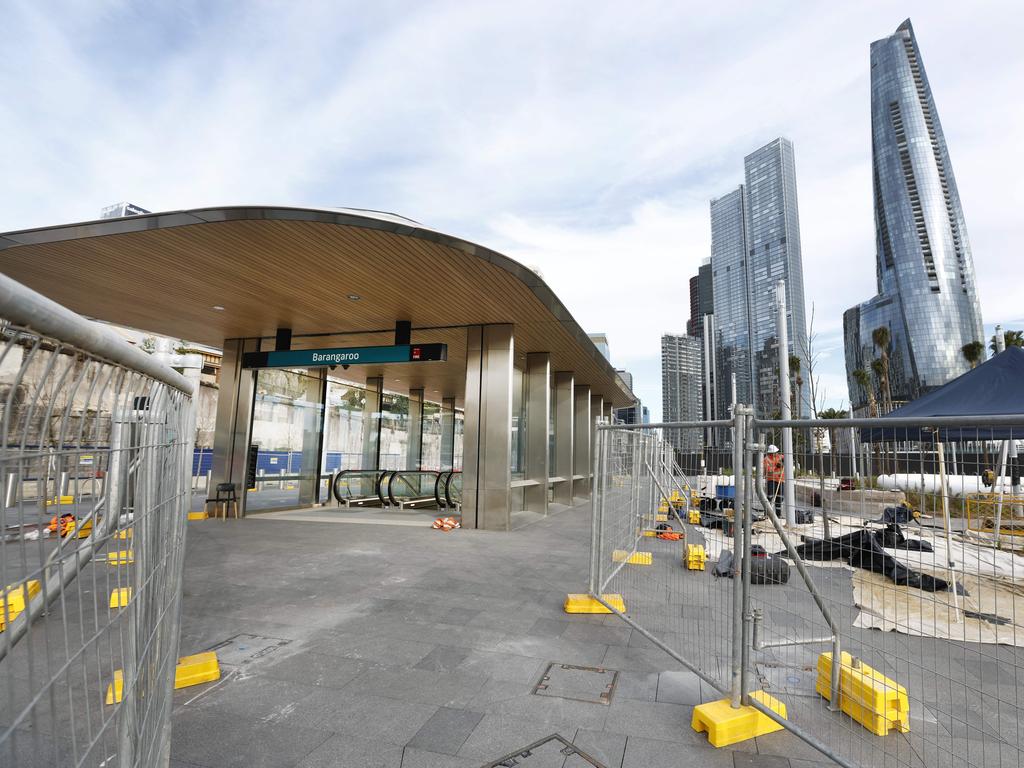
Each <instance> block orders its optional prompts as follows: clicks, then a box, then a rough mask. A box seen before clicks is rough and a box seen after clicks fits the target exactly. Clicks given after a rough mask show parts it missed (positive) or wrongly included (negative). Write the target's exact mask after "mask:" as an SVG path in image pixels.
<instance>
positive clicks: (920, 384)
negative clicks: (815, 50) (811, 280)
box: [843, 19, 984, 410]
mask: <svg viewBox="0 0 1024 768" xmlns="http://www.w3.org/2000/svg"><path fill="white" fill-rule="evenodd" d="M871 154H872V172H873V177H874V178H873V187H874V208H875V243H876V246H875V247H876V257H875V258H876V275H877V280H878V295H877V296H875V297H874V298H872V299H870V300H869V301H866V302H864V303H862V304H859V305H858V306H856V307H853V308H852V309H849V310H847V311H846V313H845V314H844V316H843V330H844V335H845V347H846V373H847V378H848V385H849V390H850V402H851V404H852V405H853V408H854V409H855V410H863V408H864V407H865V405H866V404H867V402H868V394H867V392H865V391H864V390H863V389H862V388H861V386H860V385H859V384H858V383H857V381H856V378H855V377H854V375H853V374H854V371H856V370H858V369H862V370H865V371H867V372H868V373H869V374H870V373H871V363H872V361H873V360H875V359H877V358H879V357H880V356H881V350H879V349H877V348H875V345H874V343H873V341H872V333H873V331H874V330H875V329H876V328H879V327H881V326H885V327H887V328H888V329H889V334H890V337H891V347H890V350H889V357H890V364H889V368H890V372H889V391H890V397H891V399H892V401H893V402H894V403H897V404H898V403H900V402H905V401H909V400H913V399H915V398H917V397H920V396H921V395H922V394H925V393H926V392H928V391H929V390H931V389H934V388H935V387H938V386H941V385H942V384H945V383H946V382H947V381H949V380H950V379H953V378H955V377H956V376H958V375H960V374H961V373H963V372H964V371H966V370H967V368H968V367H969V366H968V363H967V362H966V360H965V359H964V357H963V353H962V352H961V349H962V348H963V346H964V345H966V344H968V343H970V342H972V341H982V342H983V341H984V331H983V328H982V322H981V308H980V306H979V304H978V298H977V293H976V291H975V282H974V261H973V259H972V257H971V248H970V244H969V242H968V239H967V227H966V225H965V223H964V215H963V211H962V210H961V208H960V196H959V194H958V193H957V188H956V181H955V179H954V178H953V166H952V164H951V163H950V160H949V152H948V150H947V149H946V140H945V138H944V136H943V133H942V125H941V124H940V123H939V115H938V112H937V111H936V109H935V101H934V99H933V98H932V92H931V88H930V86H929V85H928V76H927V75H926V74H925V71H924V64H923V63H922V60H921V52H920V50H919V49H918V47H917V40H916V39H915V37H914V30H913V27H912V26H911V24H910V20H909V19H908V20H906V21H904V22H903V23H902V24H900V26H899V28H897V30H896V32H895V34H893V35H891V36H890V37H886V38H884V39H882V40H876V41H875V42H873V43H872V44H871Z"/></svg>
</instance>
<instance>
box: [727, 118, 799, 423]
mask: <svg viewBox="0 0 1024 768" xmlns="http://www.w3.org/2000/svg"><path fill="white" fill-rule="evenodd" d="M744 167H745V174H744V176H745V179H744V181H745V183H744V184H741V185H740V186H739V187H737V188H736V189H735V190H733V191H732V192H729V193H728V194H726V195H723V196H722V197H718V198H715V199H714V200H712V201H711V279H712V293H713V295H714V326H715V358H716V361H715V385H714V386H715V393H714V396H715V402H716V405H715V417H716V418H726V417H728V409H729V406H730V405H731V403H732V379H733V376H735V379H736V399H737V401H738V402H741V403H750V404H752V405H753V406H754V408H755V410H756V411H757V413H758V414H762V415H772V414H774V413H776V412H777V411H779V410H780V402H779V392H780V388H779V351H778V335H777V329H776V314H777V310H776V299H775V296H776V285H777V284H778V281H779V280H782V281H783V282H784V283H785V285H786V298H787V305H788V309H789V312H788V314H787V316H786V322H787V336H788V341H789V344H788V347H789V354H790V355H791V356H796V357H799V358H800V359H801V360H803V359H805V358H806V355H807V325H806V317H805V312H804V278H803V257H802V255H801V251H800V217H799V214H798V209H797V195H796V163H795V159H794V153H793V144H792V142H790V141H789V140H788V139H785V138H778V139H775V140H774V141H771V142H769V143H768V144H766V145H765V146H763V147H761V148H760V149H757V150H755V151H754V152H752V153H751V154H749V155H747V156H746V158H745V159H744ZM804 400H806V396H804ZM805 405H806V403H801V402H800V400H799V398H797V407H796V409H795V411H794V416H799V415H800V414H801V413H802V412H803V410H804V406H805Z"/></svg>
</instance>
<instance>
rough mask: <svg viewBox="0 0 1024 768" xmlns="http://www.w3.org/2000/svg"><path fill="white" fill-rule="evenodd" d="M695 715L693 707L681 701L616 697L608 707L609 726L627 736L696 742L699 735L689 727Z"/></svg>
mask: <svg viewBox="0 0 1024 768" xmlns="http://www.w3.org/2000/svg"><path fill="white" fill-rule="evenodd" d="M692 717H693V707H685V706H682V705H680V704H659V703H657V702H650V701H637V700H633V699H613V700H612V703H611V706H610V707H608V720H607V724H606V730H608V731H611V732H612V733H621V734H623V735H624V736H642V737H644V738H649V739H660V740H664V741H674V742H677V743H682V744H689V745H697V744H700V738H698V735H697V733H696V732H694V730H693V729H692V728H691V727H690V722H691V719H692Z"/></svg>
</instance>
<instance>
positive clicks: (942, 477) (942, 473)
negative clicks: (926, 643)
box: [936, 442, 960, 624]
mask: <svg viewBox="0 0 1024 768" xmlns="http://www.w3.org/2000/svg"><path fill="white" fill-rule="evenodd" d="M936 445H937V446H938V453H939V483H940V484H941V486H942V524H943V526H944V527H945V529H946V561H947V566H948V568H949V578H950V581H951V582H952V585H951V586H952V587H953V619H954V621H955V622H956V623H957V624H959V623H960V597H959V595H957V592H956V574H955V573H954V571H953V537H952V535H951V534H950V532H949V495H948V492H947V489H946V454H945V452H944V451H943V446H942V443H941V442H937V443H936Z"/></svg>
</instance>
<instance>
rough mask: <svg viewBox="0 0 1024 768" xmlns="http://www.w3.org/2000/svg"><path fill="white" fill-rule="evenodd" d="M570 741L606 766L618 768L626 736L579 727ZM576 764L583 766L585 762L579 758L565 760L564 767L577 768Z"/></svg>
mask: <svg viewBox="0 0 1024 768" xmlns="http://www.w3.org/2000/svg"><path fill="white" fill-rule="evenodd" d="M572 743H573V746H576V747H579V749H580V750H581V751H583V752H586V753H587V754H588V755H590V756H591V757H593V758H595V759H596V760H599V761H601V763H602V764H603V765H604V766H606V768H618V767H619V766H620V765H622V756H623V754H624V753H625V751H626V737H625V736H623V735H622V734H618V733H607V732H606V731H591V730H588V729H586V728H580V729H579V730H578V731H576V738H575V739H573V741H572ZM577 765H578V766H579V768H583V766H585V765H586V762H585V761H583V760H580V759H576V760H573V761H570V760H567V761H566V768H577Z"/></svg>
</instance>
